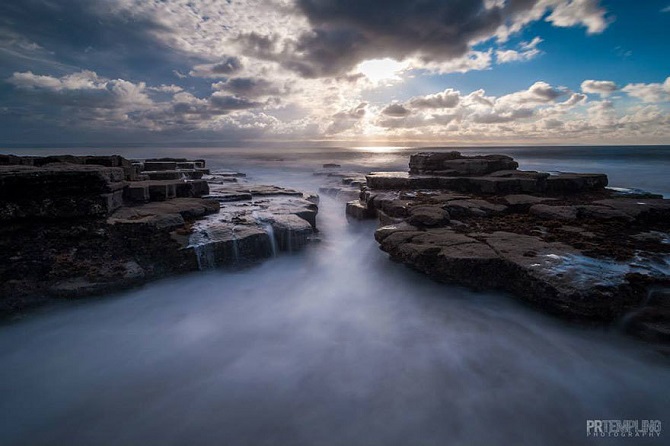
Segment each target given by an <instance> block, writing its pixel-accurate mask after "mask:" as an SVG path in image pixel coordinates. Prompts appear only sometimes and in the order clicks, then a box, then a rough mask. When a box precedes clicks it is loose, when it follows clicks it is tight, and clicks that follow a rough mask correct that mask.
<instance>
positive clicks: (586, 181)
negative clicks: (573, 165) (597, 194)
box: [546, 173, 607, 194]
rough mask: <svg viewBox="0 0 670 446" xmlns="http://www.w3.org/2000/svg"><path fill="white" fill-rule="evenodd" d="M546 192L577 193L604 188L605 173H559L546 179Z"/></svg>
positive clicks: (605, 181) (605, 184)
mask: <svg viewBox="0 0 670 446" xmlns="http://www.w3.org/2000/svg"><path fill="white" fill-rule="evenodd" d="M546 182H547V183H546V184H547V192H548V193H561V194H564V193H578V192H585V191H592V190H598V189H604V188H605V187H606V186H607V175H605V174H591V173H560V174H558V175H551V176H550V177H548V178H547V180H546Z"/></svg>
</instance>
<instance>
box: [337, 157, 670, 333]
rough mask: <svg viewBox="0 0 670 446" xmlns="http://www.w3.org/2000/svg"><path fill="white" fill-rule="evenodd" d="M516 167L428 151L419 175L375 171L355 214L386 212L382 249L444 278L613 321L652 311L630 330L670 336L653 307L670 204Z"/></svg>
mask: <svg viewBox="0 0 670 446" xmlns="http://www.w3.org/2000/svg"><path fill="white" fill-rule="evenodd" d="M515 164H516V163H515V162H514V161H513V160H512V159H511V158H509V157H506V156H488V157H464V156H462V155H460V154H459V153H457V152H451V153H421V154H418V155H415V156H413V157H412V158H411V160H410V172H409V173H407V172H393V173H373V174H370V175H368V176H367V185H366V186H365V187H363V188H362V191H361V199H360V200H355V201H352V202H350V203H348V204H347V213H348V215H349V216H351V217H354V218H374V217H377V218H378V219H379V221H380V224H381V227H380V228H379V229H378V230H377V231H376V233H375V238H376V239H377V241H378V242H379V243H380V247H381V249H382V250H384V251H386V252H388V253H389V254H390V256H391V257H392V258H394V259H396V260H399V261H401V262H403V263H405V264H407V265H409V266H411V267H412V268H415V269H417V270H419V271H422V272H424V273H426V274H428V275H429V276H431V277H432V278H434V279H436V280H439V281H444V282H449V283H457V284H462V285H467V286H470V287H473V288H476V289H492V288H493V289H503V290H506V291H509V292H511V293H513V294H515V295H516V296H518V297H520V298H522V299H524V300H525V301H527V302H529V303H531V304H533V305H534V306H536V307H538V308H541V309H543V310H545V311H548V312H551V313H554V314H558V315H561V316H563V317H567V318H570V319H579V320H598V321H613V320H616V319H619V318H621V317H622V316H624V315H625V314H629V313H630V312H639V311H640V310H639V309H640V308H642V307H644V308H645V309H644V311H641V312H639V314H637V316H636V317H635V318H633V319H631V320H632V321H633V322H631V323H632V324H633V325H632V327H633V328H631V329H630V330H629V331H630V332H631V333H644V337H645V338H647V339H655V340H658V339H666V337H664V336H666V334H667V333H668V332H670V331H669V330H668V329H669V327H670V317H669V314H668V313H667V308H666V307H665V306H663V305H661V306H659V305H655V306H654V305H647V304H645V302H646V301H647V295H648V293H649V292H650V290H652V289H654V290H657V291H656V292H657V293H658V292H659V291H658V289H661V290H663V289H667V287H670V243H668V241H669V240H670V236H668V233H669V232H670V200H664V199H662V198H659V197H658V196H653V195H651V194H640V193H639V192H636V195H630V194H626V193H622V192H624V191H621V190H610V189H606V188H605V186H606V185H607V177H606V176H605V175H602V174H572V173H563V174H557V175H549V174H548V173H542V172H525V171H519V170H516V166H514V165H515ZM512 166H514V168H513V170H510V167H512ZM500 181H502V183H500ZM510 181H511V182H510ZM491 185H493V186H491ZM530 185H532V187H531V186H530ZM489 186H490V187H489ZM664 333H665V334H664Z"/></svg>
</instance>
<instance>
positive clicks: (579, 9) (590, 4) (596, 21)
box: [546, 0, 612, 34]
mask: <svg viewBox="0 0 670 446" xmlns="http://www.w3.org/2000/svg"><path fill="white" fill-rule="evenodd" d="M553 3H554V5H555V6H554V8H553V10H552V12H551V14H549V16H548V17H547V19H546V20H547V21H548V22H551V23H552V24H553V25H554V26H560V27H564V28H567V27H571V26H576V25H583V26H585V27H586V32H587V33H589V34H597V33H601V32H603V31H604V30H605V28H607V25H609V23H611V20H612V19H609V18H607V17H606V12H605V10H604V9H603V8H601V7H600V6H598V2H597V1H591V0H572V1H569V2H565V1H563V2H561V1H554V2H553Z"/></svg>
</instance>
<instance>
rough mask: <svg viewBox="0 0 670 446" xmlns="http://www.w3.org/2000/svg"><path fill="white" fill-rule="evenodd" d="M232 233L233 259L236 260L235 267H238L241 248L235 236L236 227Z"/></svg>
mask: <svg viewBox="0 0 670 446" xmlns="http://www.w3.org/2000/svg"><path fill="white" fill-rule="evenodd" d="M231 232H232V234H233V258H234V265H237V264H238V263H240V247H239V244H238V241H237V236H236V235H235V226H233V228H232V229H231Z"/></svg>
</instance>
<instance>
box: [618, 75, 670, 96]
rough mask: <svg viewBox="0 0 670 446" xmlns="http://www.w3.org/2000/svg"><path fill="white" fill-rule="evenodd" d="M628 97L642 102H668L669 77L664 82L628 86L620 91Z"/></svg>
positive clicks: (669, 93) (669, 94) (669, 91)
mask: <svg viewBox="0 0 670 446" xmlns="http://www.w3.org/2000/svg"><path fill="white" fill-rule="evenodd" d="M621 90H622V91H625V92H626V93H628V95H629V96H632V97H634V98H637V99H640V100H641V101H642V102H663V101H668V100H670V77H668V78H666V79H665V82H663V83H662V84H661V83H651V84H643V83H640V84H628V85H626V86H625V87H623V88H622V89H621Z"/></svg>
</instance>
